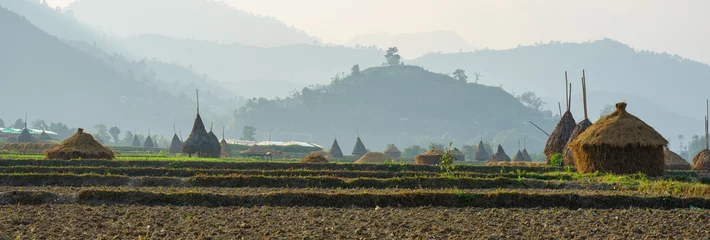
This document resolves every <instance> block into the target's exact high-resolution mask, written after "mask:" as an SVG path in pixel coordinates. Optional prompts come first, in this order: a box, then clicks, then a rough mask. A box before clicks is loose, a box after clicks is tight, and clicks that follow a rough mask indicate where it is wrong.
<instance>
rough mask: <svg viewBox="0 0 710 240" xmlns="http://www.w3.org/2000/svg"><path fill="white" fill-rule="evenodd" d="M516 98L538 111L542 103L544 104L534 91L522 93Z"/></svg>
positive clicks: (540, 109)
mask: <svg viewBox="0 0 710 240" xmlns="http://www.w3.org/2000/svg"><path fill="white" fill-rule="evenodd" d="M518 100H520V102H522V103H523V104H525V105H527V106H528V107H531V108H533V109H535V110H538V111H542V105H543V104H545V102H544V101H542V99H541V98H539V97H538V96H537V95H535V93H533V92H525V93H523V95H520V96H518Z"/></svg>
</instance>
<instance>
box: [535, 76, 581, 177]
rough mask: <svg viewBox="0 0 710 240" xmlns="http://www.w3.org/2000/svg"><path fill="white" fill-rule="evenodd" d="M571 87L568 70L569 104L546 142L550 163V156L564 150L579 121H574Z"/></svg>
mask: <svg viewBox="0 0 710 240" xmlns="http://www.w3.org/2000/svg"><path fill="white" fill-rule="evenodd" d="M571 88H572V85H569V86H568V85H567V72H566V71H565V104H566V105H567V108H566V111H565V113H564V114H562V116H561V118H560V121H559V122H558V123H557V126H555V129H554V130H553V131H552V133H551V134H550V137H549V138H548V139H547V142H546V143H545V150H544V151H543V153H544V154H545V162H546V163H547V164H548V165H549V164H550V158H551V157H552V155H555V153H563V152H564V150H565V147H566V146H567V142H568V141H569V137H570V136H571V135H572V131H573V130H574V127H576V126H577V122H576V121H574V117H572V113H571V112H570V105H571V102H570V99H571Z"/></svg>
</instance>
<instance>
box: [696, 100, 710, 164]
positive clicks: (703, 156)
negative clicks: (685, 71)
mask: <svg viewBox="0 0 710 240" xmlns="http://www.w3.org/2000/svg"><path fill="white" fill-rule="evenodd" d="M708 120H710V112H709V110H708V101H707V100H705V149H703V150H702V151H700V152H698V154H696V155H695V157H693V169H694V170H710V148H709V146H708V145H709V144H708V141H710V139H708V127H709V126H708Z"/></svg>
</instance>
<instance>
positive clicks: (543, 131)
mask: <svg viewBox="0 0 710 240" xmlns="http://www.w3.org/2000/svg"><path fill="white" fill-rule="evenodd" d="M528 122H529V123H530V124H532V125H533V126H535V127H536V128H537V129H540V131H541V132H542V133H544V134H545V135H547V136H548V137H549V136H550V134H549V133H547V132H545V130H542V128H540V127H539V126H537V124H535V123H533V122H532V121H528Z"/></svg>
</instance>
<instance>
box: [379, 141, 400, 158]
mask: <svg viewBox="0 0 710 240" xmlns="http://www.w3.org/2000/svg"><path fill="white" fill-rule="evenodd" d="M383 153H385V154H386V155H387V156H389V157H391V158H392V159H395V158H401V157H402V152H401V151H399V149H397V147H395V146H394V144H390V145H389V146H388V147H387V149H385V151H384V152H383Z"/></svg>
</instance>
